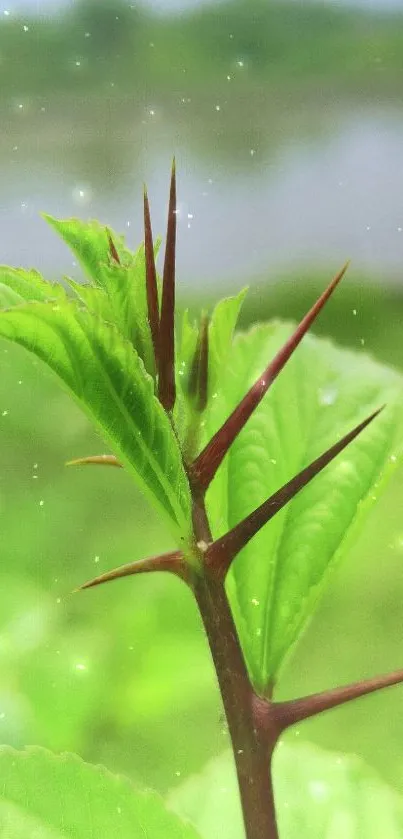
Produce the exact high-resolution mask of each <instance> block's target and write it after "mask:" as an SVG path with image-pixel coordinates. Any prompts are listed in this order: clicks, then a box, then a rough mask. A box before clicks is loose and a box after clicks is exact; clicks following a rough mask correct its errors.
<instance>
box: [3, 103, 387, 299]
mask: <svg viewBox="0 0 403 839" xmlns="http://www.w3.org/2000/svg"><path fill="white" fill-rule="evenodd" d="M0 118H1V120H2V124H3V131H2V134H1V136H0V177H1V193H2V200H1V208H0V224H1V230H2V245H1V257H0V261H1V262H5V263H11V264H18V265H24V266H31V265H34V266H37V267H38V268H39V269H41V270H43V271H44V272H45V273H46V274H47V275H50V276H53V275H54V274H55V271H57V273H59V274H61V273H63V272H65V273H68V274H77V271H76V270H75V267H74V265H73V264H72V261H71V258H70V255H69V253H68V252H67V250H66V249H65V247H64V246H63V245H62V244H61V243H59V242H58V241H57V239H56V238H55V236H54V234H53V233H52V232H51V231H50V230H48V229H47V226H46V224H45V223H44V222H43V221H42V219H41V218H40V215H39V214H40V212H41V211H46V212H50V213H53V214H55V215H56V216H61V217H66V216H71V215H79V216H81V217H84V218H86V217H99V218H100V219H101V220H103V221H104V222H107V223H108V224H110V225H111V226H112V227H114V228H116V229H117V230H119V231H126V232H127V234H128V238H129V241H130V242H131V243H132V244H135V243H138V242H139V241H140V240H141V237H142V224H141V212H142V209H141V190H142V183H143V180H146V181H147V183H148V187H149V191H150V197H151V201H152V209H153V218H154V228H155V232H162V231H163V229H164V225H165V220H164V213H165V206H166V199H167V183H168V177H169V167H170V158H171V155H172V154H173V153H176V156H177V165H178V173H179V213H178V216H179V228H178V229H179V242H180V245H179V257H178V275H179V280H180V282H182V283H183V284H187V285H195V284H201V285H203V284H204V283H206V284H212V283H214V284H215V283H217V282H220V283H222V284H223V285H228V284H239V282H242V281H249V280H250V279H251V277H253V276H255V275H260V276H264V277H267V278H268V279H272V278H274V277H275V276H276V275H277V274H278V273H281V272H283V271H287V270H293V269H295V268H296V267H301V268H304V269H306V268H312V269H316V268H320V267H324V266H326V267H328V266H329V264H334V267H335V268H336V267H338V266H339V265H340V264H341V263H342V262H344V261H345V259H346V258H351V259H352V260H353V265H354V268H356V269H362V270H363V271H364V272H366V273H367V274H368V275H369V276H373V275H381V277H382V278H383V280H384V281H385V282H393V281H396V282H399V281H400V277H401V266H402V264H403V199H402V195H403V167H402V164H401V149H402V147H403V115H402V112H401V110H400V109H399V107H398V106H397V104H383V105H378V106H377V107H374V106H372V105H371V104H369V103H366V102H365V101H364V102H362V103H361V104H360V105H359V107H357V106H356V105H354V106H353V105H352V104H350V103H345V104H342V103H341V102H340V101H339V102H337V104H335V103H332V102H322V101H318V99H316V100H315V99H313V101H312V102H309V103H307V102H306V101H304V102H303V103H302V104H298V103H297V102H295V103H293V104H292V105H289V103H288V104H287V103H285V104H283V103H280V104H279V103H278V102H277V103H276V102H274V103H273V102H271V101H270V100H268V98H267V97H265V96H264V95H263V94H262V92H261V91H260V92H259V93H258V94H257V95H254V91H253V90H251V91H250V95H248V93H247V91H246V93H245V98H244V102H243V103H242V102H240V100H239V97H234V99H233V100H232V99H231V98H230V97H229V96H227V97H226V98H224V97H220V98H217V102H215V101H214V102H212V101H211V99H209V100H208V101H207V100H206V102H205V103H204V104H203V103H201V102H200V98H199V100H198V102H197V106H193V104H192V101H191V100H186V99H185V98H181V97H178V98H173V97H171V98H169V99H166V100H163V99H161V101H157V102H150V103H149V102H147V101H145V100H144V99H143V100H142V101H139V100H138V99H131V100H123V99H120V98H119V97H117V98H114V97H113V95H112V96H111V97H110V98H108V97H104V98H101V97H100V98H99V99H98V100H92V101H91V103H90V107H89V105H88V102H86V101H84V100H82V101H80V100H79V99H74V100H73V99H70V98H67V97H66V99H65V100H62V101H60V100H56V99H45V98H42V99H40V98H39V97H38V98H35V99H31V100H30V99H26V100H23V99H22V100H21V101H18V100H16V101H14V102H13V103H12V105H11V106H10V105H7V106H6V105H3V108H2V113H1V114H0Z"/></svg>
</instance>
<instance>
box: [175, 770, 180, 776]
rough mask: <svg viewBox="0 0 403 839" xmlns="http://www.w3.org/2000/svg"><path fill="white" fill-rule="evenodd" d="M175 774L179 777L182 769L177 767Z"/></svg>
mask: <svg viewBox="0 0 403 839" xmlns="http://www.w3.org/2000/svg"><path fill="white" fill-rule="evenodd" d="M175 775H176V777H177V778H180V776H181V771H180V769H177V771H176V772H175Z"/></svg>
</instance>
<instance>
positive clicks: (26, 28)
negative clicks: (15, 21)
mask: <svg viewBox="0 0 403 839" xmlns="http://www.w3.org/2000/svg"><path fill="white" fill-rule="evenodd" d="M22 28H23V30H24V32H29V26H26V25H25V24H24V26H23V27H22Z"/></svg>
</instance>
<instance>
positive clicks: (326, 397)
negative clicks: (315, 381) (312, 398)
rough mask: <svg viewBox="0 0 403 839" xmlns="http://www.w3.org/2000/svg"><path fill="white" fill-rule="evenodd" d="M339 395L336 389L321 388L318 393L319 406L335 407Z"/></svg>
mask: <svg viewBox="0 0 403 839" xmlns="http://www.w3.org/2000/svg"><path fill="white" fill-rule="evenodd" d="M337 395H338V394H337V390H336V388H334V387H327V388H320V390H319V393H318V402H319V405H333V403H334V402H335V401H336V399H337Z"/></svg>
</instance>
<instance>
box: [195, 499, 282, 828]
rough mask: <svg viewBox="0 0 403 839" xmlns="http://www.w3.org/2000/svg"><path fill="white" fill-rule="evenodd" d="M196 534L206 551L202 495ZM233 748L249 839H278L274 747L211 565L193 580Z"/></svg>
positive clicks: (197, 505)
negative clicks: (262, 723) (258, 714)
mask: <svg viewBox="0 0 403 839" xmlns="http://www.w3.org/2000/svg"><path fill="white" fill-rule="evenodd" d="M193 521H194V529H195V537H196V539H197V542H198V544H199V545H200V546H202V548H201V550H203V547H204V546H207V545H208V544H209V543H210V542H211V533H210V529H209V524H208V520H207V516H206V511H205V507H204V502H203V499H202V498H200V497H199V498H195V503H194V515H193ZM194 593H195V597H196V600H197V603H198V606H199V610H200V615H201V618H202V621H203V625H204V628H205V631H206V635H207V638H208V642H209V646H210V650H211V655H212V658H213V662H214V665H215V670H216V674H217V679H218V684H219V687H220V691H221V696H222V700H223V705H224V709H225V715H226V719H227V723H228V729H229V733H230V736H231V742H232V747H233V753H234V760H235V766H236V771H237V777H238V784H239V791H240V798H241V804H242V811H243V816H244V823H245V834H246V838H247V839H279V837H278V830H277V825H276V816H275V807H274V796H273V787H272V780H271V772H270V761H271V754H272V748H274V744H275V741H276V739H277V738H275V737H273V738H272V740H273V742H272V745H271V746H268V742H267V736H266V734H267V733H266V732H265V731H264V730H263V729H262V728H261V727H260V726H259V725H258V724H257V723H256V714H255V702H256V701H258V698H257V697H256V695H255V694H254V691H253V689H252V686H251V684H250V681H249V677H248V673H247V670H246V666H245V662H244V659H243V655H242V651H241V647H240V643H239V639H238V635H237V631H236V627H235V624H234V620H233V617H232V613H231V609H230V606H229V603H228V599H227V595H226V592H225V588H224V584H223V582H222V580H220V579H217V578H216V577H215V576H212V575H211V574H210V573H209V571H208V569H206V573H205V574H204V575H203V576H200V577H197V578H196V581H195V582H194Z"/></svg>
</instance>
